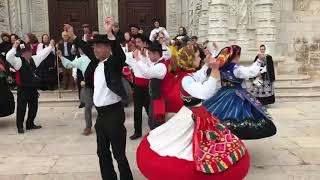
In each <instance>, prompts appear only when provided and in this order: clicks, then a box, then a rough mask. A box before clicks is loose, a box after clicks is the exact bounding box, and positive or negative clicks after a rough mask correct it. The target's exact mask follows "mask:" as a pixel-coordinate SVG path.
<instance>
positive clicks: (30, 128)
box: [26, 125, 42, 130]
mask: <svg viewBox="0 0 320 180" xmlns="http://www.w3.org/2000/svg"><path fill="white" fill-rule="evenodd" d="M41 128H42V126H36V125H33V126H29V127H27V128H26V129H27V130H32V129H41Z"/></svg>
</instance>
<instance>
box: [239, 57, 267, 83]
mask: <svg viewBox="0 0 320 180" xmlns="http://www.w3.org/2000/svg"><path fill="white" fill-rule="evenodd" d="M260 69H261V62H260V60H259V59H258V60H257V61H256V62H255V63H253V64H252V65H251V66H249V67H244V66H239V65H237V66H236V67H235V69H234V70H233V73H234V75H235V76H236V77H237V78H240V79H249V78H254V77H257V76H258V75H259V74H260Z"/></svg>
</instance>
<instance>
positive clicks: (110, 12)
mask: <svg viewBox="0 0 320 180" xmlns="http://www.w3.org/2000/svg"><path fill="white" fill-rule="evenodd" d="M106 16H112V17H113V18H114V20H115V21H118V20H119V18H118V17H119V15H118V1H114V0H98V23H99V31H100V32H103V31H104V30H103V20H104V18H105V17H106Z"/></svg>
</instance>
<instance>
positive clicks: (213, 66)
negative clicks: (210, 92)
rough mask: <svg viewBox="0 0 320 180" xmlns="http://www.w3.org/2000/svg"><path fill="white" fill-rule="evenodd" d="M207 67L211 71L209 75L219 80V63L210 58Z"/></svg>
mask: <svg viewBox="0 0 320 180" xmlns="http://www.w3.org/2000/svg"><path fill="white" fill-rule="evenodd" d="M209 67H210V68H211V69H212V70H211V74H210V75H211V76H212V77H214V78H219V77H220V71H219V62H218V61H217V60H216V58H214V57H210V60H209Z"/></svg>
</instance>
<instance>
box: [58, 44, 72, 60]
mask: <svg viewBox="0 0 320 180" xmlns="http://www.w3.org/2000/svg"><path fill="white" fill-rule="evenodd" d="M71 49H72V44H71V43H69V42H68V43H67V51H68V55H69V56H67V57H66V58H67V59H70V60H73V58H74V55H72V53H71ZM59 50H60V51H61V52H62V56H64V53H65V52H64V42H63V43H60V44H59Z"/></svg>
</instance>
